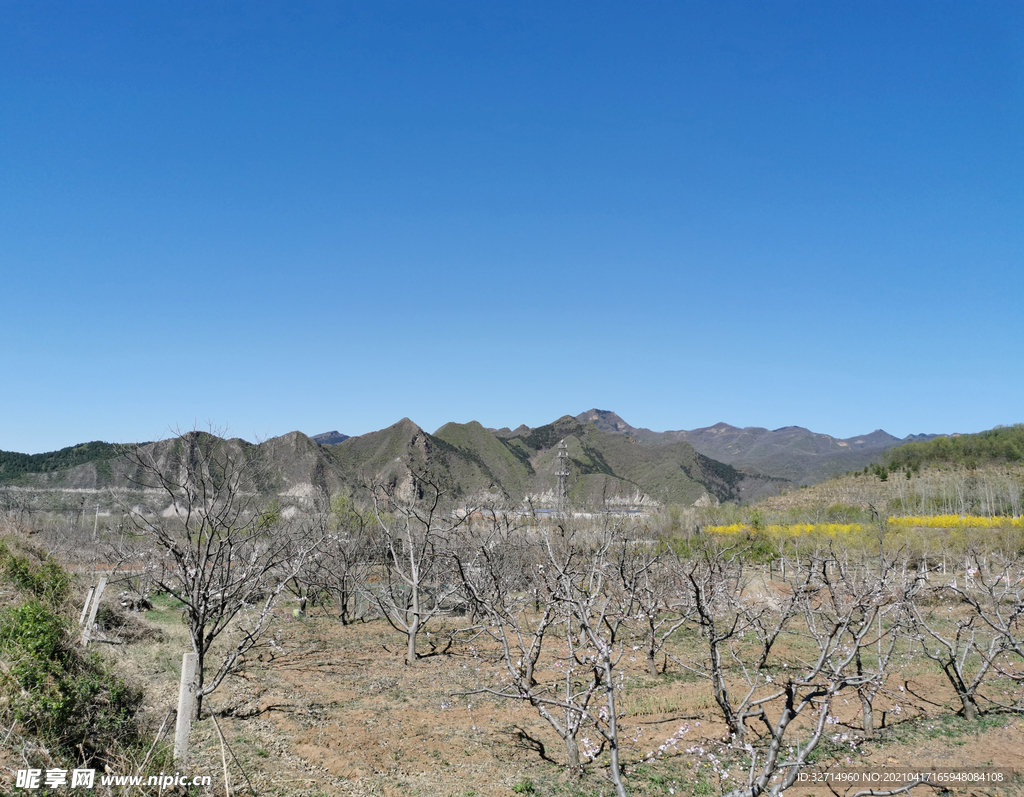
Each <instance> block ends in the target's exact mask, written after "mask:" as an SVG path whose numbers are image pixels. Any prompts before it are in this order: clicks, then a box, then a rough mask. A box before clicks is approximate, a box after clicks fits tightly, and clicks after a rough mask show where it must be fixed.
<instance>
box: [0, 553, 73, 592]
mask: <svg viewBox="0 0 1024 797" xmlns="http://www.w3.org/2000/svg"><path fill="white" fill-rule="evenodd" d="M0 572H2V573H3V576H4V579H5V580H6V581H8V582H10V583H11V584H13V585H14V586H16V587H18V588H19V589H23V590H25V591H26V592H31V593H32V594H33V595H35V596H36V597H37V598H42V599H45V600H47V601H48V602H49V603H51V604H53V605H54V606H58V605H60V604H61V603H63V602H64V601H65V600H67V597H68V593H69V592H70V591H71V576H70V575H69V574H68V573H67V572H66V571H65V570H64V569H63V568H62V567H61V566H60V565H58V564H57V563H56V562H55V561H54V560H53V559H46V560H45V561H44V562H43V563H42V564H41V565H40V566H39V567H35V568H34V567H33V566H32V564H31V563H30V562H29V560H28V559H26V558H25V557H23V556H15V555H14V554H13V553H11V551H10V549H9V548H8V547H7V546H6V545H5V544H4V543H2V542H0Z"/></svg>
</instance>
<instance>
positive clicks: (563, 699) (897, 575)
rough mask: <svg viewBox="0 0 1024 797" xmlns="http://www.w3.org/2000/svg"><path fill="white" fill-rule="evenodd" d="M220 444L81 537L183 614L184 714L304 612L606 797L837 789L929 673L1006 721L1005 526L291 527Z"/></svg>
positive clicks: (534, 521) (938, 710) (1015, 638)
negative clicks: (677, 703)
mask: <svg viewBox="0 0 1024 797" xmlns="http://www.w3.org/2000/svg"><path fill="white" fill-rule="evenodd" d="M218 441H219V438H216V437H214V436H207V435H201V434H198V433H188V434H185V435H182V436H181V437H180V438H179V440H178V445H177V448H176V449H175V454H174V457H173V458H172V459H173V461H157V460H155V459H153V458H152V455H151V453H150V452H149V451H147V450H145V449H137V450H132V451H129V452H128V453H127V454H126V458H125V460H124V461H125V463H127V466H128V467H130V469H131V472H132V473H133V478H134V479H136V481H137V485H138V488H139V490H140V493H139V494H138V495H142V496H143V497H144V498H145V500H140V499H139V498H138V495H136V494H128V493H123V494H121V495H120V496H119V497H118V500H119V501H120V508H121V509H120V511H121V513H120V515H119V524H118V525H117V527H116V528H115V527H112V526H111V527H108V528H107V529H105V530H104V532H103V533H99V534H98V535H97V528H96V527H95V526H94V528H93V529H89V528H88V526H87V525H86V524H82V523H80V522H79V523H78V528H79V529H80V533H81V535H82V536H83V537H84V538H86V539H90V538H91V539H92V543H93V550H94V551H95V556H96V557H97V558H99V559H103V560H104V561H105V562H106V563H107V564H108V565H109V566H110V568H111V569H110V571H109V572H110V575H111V578H112V581H113V583H120V584H121V586H122V587H123V588H125V589H128V590H130V591H132V592H135V593H146V594H154V595H155V594H162V595H164V596H166V597H167V598H170V599H173V600H174V602H175V605H176V606H178V607H179V608H180V611H181V613H182V616H183V618H184V621H185V625H186V627H187V630H188V635H189V640H190V644H191V647H192V649H193V650H194V652H195V653H196V654H197V655H198V657H199V666H198V677H197V683H196V686H195V689H196V694H197V696H198V698H199V700H200V708H201V706H202V702H201V701H202V699H203V698H204V697H206V698H208V697H209V695H211V694H212V693H214V692H215V691H216V690H217V689H218V688H220V687H221V685H222V684H223V683H224V681H225V679H226V678H227V677H228V676H229V675H232V674H235V673H237V672H241V671H244V670H245V667H246V665H247V660H248V658H251V657H252V656H253V655H254V654H255V653H256V652H258V651H259V650H260V649H261V648H263V647H265V646H267V645H269V646H271V647H273V646H275V645H277V642H278V639H277V638H276V637H275V636H274V634H273V633H271V632H272V631H273V629H274V627H275V626H278V625H279V624H280V618H281V617H282V616H294V617H295V618H297V619H298V620H299V621H301V620H302V618H304V617H306V616H310V615H316V616H319V617H325V618H333V619H334V620H336V621H337V623H338V624H339V625H343V626H345V627H349V626H372V627H374V628H376V629H379V630H378V633H379V634H380V635H381V636H382V637H383V636H385V635H390V636H391V637H394V636H395V635H397V636H398V637H399V638H400V639H401V640H402V643H401V648H402V650H401V658H402V660H403V661H404V663H405V666H406V667H408V668H417V667H421V666H423V659H424V658H425V657H429V658H430V659H431V660H437V659H438V657H440V659H441V660H444V657H445V656H448V655H449V654H451V655H454V654H456V653H458V652H459V651H466V650H472V651H474V653H473V655H474V656H477V655H479V656H480V657H482V658H483V659H484V660H486V661H487V663H488V665H489V666H487V667H481V668H478V669H477V672H478V673H479V675H478V676H477V679H476V681H475V682H474V683H471V684H467V685H465V687H464V688H463V689H461V690H459V691H458V692H453V693H452V699H455V700H463V701H472V700H479V699H487V700H491V701H495V702H496V703H501V704H507V705H509V706H515V707H517V708H519V709H523V710H527V711H529V712H532V713H533V714H534V715H535V716H536V717H537V718H538V721H540V722H542V723H543V726H544V727H546V728H547V730H548V732H549V733H550V734H551V738H554V739H557V740H558V741H557V748H552V749H551V750H546V748H544V746H543V745H540V744H538V749H539V750H544V751H545V752H544V755H545V756H547V757H550V758H554V759H555V760H557V761H558V762H559V763H560V764H561V765H562V766H564V768H565V771H566V773H567V774H568V775H569V776H570V779H574V778H579V777H583V776H585V775H587V774H588V773H590V774H593V773H595V772H597V773H600V776H601V777H602V778H603V779H606V782H607V784H608V787H609V788H610V789H611V790H613V791H614V793H615V794H616V795H618V797H623V796H624V795H627V794H630V793H631V788H632V787H631V782H635V780H634V779H635V778H636V773H638V772H639V771H641V769H642V768H644V767H648V768H650V767H652V766H653V767H656V766H657V765H658V763H659V762H662V761H664V760H666V759H670V758H673V757H675V758H681V759H685V760H686V761H688V762H692V767H693V768H694V771H697V770H699V771H700V772H701V773H702V775H701V777H702V778H703V780H702V782H703V783H710V785H711V787H712V788H713V789H714V790H715V791H717V792H718V793H722V794H727V795H729V797H756V795H761V794H768V795H777V794H780V793H782V792H783V791H784V790H786V789H788V788H790V787H792V786H794V785H796V784H798V783H799V782H800V781H799V779H800V776H801V773H806V772H808V771H819V772H820V771H827V770H829V769H833V770H834V769H836V768H842V767H844V766H850V765H851V763H850V762H851V760H853V758H855V757H856V755H857V751H858V750H859V749H860V747H861V746H862V745H864V744H866V743H868V742H872V741H877V740H879V739H880V738H882V737H884V735H885V733H887V732H888V729H889V728H891V727H892V726H893V725H894V724H897V723H899V722H900V721H901V716H900V715H901V712H903V711H904V710H906V709H905V707H906V706H908V705H909V701H910V695H909V691H912V686H911V680H912V675H913V674H915V673H921V672H924V671H928V672H931V673H933V674H935V675H936V676H941V679H942V689H941V692H942V694H943V695H945V696H946V697H945V698H942V697H939V698H936V695H937V694H938V692H936V693H935V694H932V695H929V696H918V697H919V698H921V700H924V702H925V703H928V705H929V706H930V711H932V712H933V715H936V716H937V715H939V714H942V713H943V712H945V713H947V714H956V715H958V716H960V717H962V718H963V719H964V720H965V721H968V722H979V721H980V720H981V719H982V718H984V717H991V716H994V715H1006V716H1012V715H1015V714H1019V713H1021V712H1022V711H1024V619H1022V616H1024V552H1022V551H1024V547H1022V540H1021V535H1020V533H1019V531H1020V529H1019V524H1016V525H1015V524H1014V523H1013V522H1008V523H1007V524H1006V525H1005V527H1000V526H998V525H995V526H992V524H990V528H988V529H987V530H986V531H985V533H984V534H980V533H979V534H977V535H972V534H959V535H946V536H945V537H944V536H943V535H941V534H936V533H933V532H932V531H930V530H924V531H920V532H918V531H915V529H913V528H911V527H907V526H906V524H904V525H903V526H900V527H897V526H891V525H890V523H889V519H888V518H887V517H886V516H885V515H884V513H876V515H875V523H874V526H872V527H869V528H867V529H865V530H863V531H862V532H859V533H857V534H850V533H847V534H838V533H837V534H817V535H813V534H804V535H796V534H793V535H790V536H786V535H785V534H780V533H774V534H771V533H769V532H768V531H767V530H766V529H768V528H777V527H773V526H771V524H768V523H767V522H762V521H761V520H760V519H759V518H758V519H755V522H754V523H753V524H752V525H751V526H750V527H749V528H747V529H746V531H744V532H742V533H729V534H726V533H717V532H714V531H711V530H709V529H708V527H707V526H706V525H705V527H704V529H703V530H701V528H700V527H699V524H697V523H695V522H693V520H692V518H691V519H690V521H687V520H685V519H684V520H683V521H682V522H680V519H679V517H678V513H677V514H676V515H675V516H666V518H658V517H653V516H645V517H641V516H628V515H616V514H608V513H594V514H587V513H582V512H577V513H567V514H562V515H552V516H538V515H536V514H534V513H531V512H524V511H521V510H517V509H513V508H510V507H500V506H486V507H466V506H465V505H464V504H462V503H460V502H459V501H458V500H456V497H455V496H454V495H452V494H451V493H450V491H449V488H448V487H446V485H445V482H444V479H443V478H441V477H440V476H438V475H436V474H431V473H428V472H416V471H413V472H412V475H411V478H410V480H409V482H408V483H407V484H402V485H399V484H397V483H393V482H392V483H368V484H367V485H365V488H366V489H365V491H363V492H362V493H357V494H353V495H347V496H333V497H332V496H330V495H328V494H327V493H326V491H324V490H320V491H319V492H316V493H315V494H314V495H312V496H310V497H308V500H306V502H305V503H304V504H302V505H301V506H299V507H298V509H297V510H295V509H294V508H293V510H292V511H290V512H286V511H283V510H282V509H281V508H280V507H279V506H275V505H273V504H266V503H263V501H262V499H261V497H260V496H261V493H260V491H259V489H258V487H259V480H260V478H261V474H260V473H259V471H258V468H257V465H256V463H255V462H254V461H252V460H249V459H247V458H246V456H245V452H244V451H238V450H235V449H232V448H231V447H230V446H227V445H224V444H223V441H220V442H218ZM9 503H10V502H9ZM8 511H9V514H10V515H11V516H12V517H14V516H16V517H17V518H18V519H19V522H21V519H23V518H24V517H25V515H26V513H27V512H28V510H27V509H26V508H25V507H23V506H21V505H20V504H15V503H11V506H10V508H9V510H8ZM97 517H98V514H97ZM844 528H845V527H844ZM86 547H87V546H86ZM118 579H121V581H120V582H118ZM279 633H280V632H279V631H278V634H279ZM453 666H454V665H453ZM670 682H678V683H682V684H685V685H686V689H687V690H691V691H692V692H693V693H695V694H696V693H700V694H706V695H707V696H708V698H707V702H706V704H704V707H703V708H702V709H700V710H699V711H695V712H693V713H686V714H681V713H679V712H675V714H674V715H673V713H672V712H667V714H668V715H669V716H666V717H664V718H663V719H661V720H659V723H661V724H659V725H655V726H650V725H642V723H640V722H639V720H638V713H637V711H636V710H634V707H635V706H636V705H637V702H638V700H639V698H638V697H637V689H638V687H637V684H654V685H656V684H659V683H670ZM200 713H201V712H200ZM688 765H690V764H688ZM918 787H922V788H923V785H922V784H919V783H916V782H915V783H906V784H902V785H899V786H897V787H894V788H890V789H880V788H875V789H874V790H873V791H863V790H856V789H853V790H846V793H847V794H849V795H855V794H867V793H871V794H895V793H899V792H905V791H908V790H910V789H913V788H918Z"/></svg>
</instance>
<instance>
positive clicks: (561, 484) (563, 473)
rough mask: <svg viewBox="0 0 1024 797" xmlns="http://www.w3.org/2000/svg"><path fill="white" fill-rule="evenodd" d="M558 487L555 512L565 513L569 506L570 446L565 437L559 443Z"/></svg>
mask: <svg viewBox="0 0 1024 797" xmlns="http://www.w3.org/2000/svg"><path fill="white" fill-rule="evenodd" d="M556 475H557V476H558V489H557V490H556V491H555V512H557V513H558V514H559V515H563V514H565V510H566V509H567V508H568V506H569V447H568V446H567V445H566V444H565V440H564V439H563V440H562V441H561V442H559V444H558V473H557V474H556Z"/></svg>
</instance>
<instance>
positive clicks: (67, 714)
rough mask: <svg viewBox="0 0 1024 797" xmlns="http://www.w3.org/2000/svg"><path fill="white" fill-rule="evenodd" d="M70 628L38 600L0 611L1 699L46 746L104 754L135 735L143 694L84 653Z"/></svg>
mask: <svg viewBox="0 0 1024 797" xmlns="http://www.w3.org/2000/svg"><path fill="white" fill-rule="evenodd" d="M68 625H69V624H68V622H67V621H66V620H64V619H63V618H61V617H59V616H57V615H56V614H54V612H53V611H52V610H51V609H50V608H49V607H47V606H46V605H44V604H43V603H42V602H40V601H39V600H30V601H28V602H27V603H24V604H22V605H20V606H15V607H13V608H10V609H6V610H4V611H3V612H0V657H2V659H3V663H4V666H3V671H2V674H0V704H2V705H3V706H4V707H5V708H6V710H7V711H8V712H9V713H10V715H11V718H12V719H13V720H15V721H16V722H18V723H20V724H21V726H22V727H23V729H24V730H25V731H26V732H28V733H31V734H33V735H35V736H37V737H38V738H39V739H40V740H41V741H43V742H44V743H45V744H47V745H50V746H53V747H56V748H58V749H62V750H65V751H72V750H75V749H76V748H77V747H78V745H79V744H81V745H83V749H85V750H87V751H88V752H90V753H93V754H102V752H103V751H104V750H105V749H106V748H108V747H110V746H111V745H113V744H115V743H120V742H123V741H126V740H127V738H129V737H134V735H135V724H134V719H135V714H136V712H137V710H138V708H139V706H140V703H141V700H142V694H141V692H140V691H139V690H137V689H133V688H131V687H129V686H128V685H127V684H126V683H125V682H124V681H122V680H121V679H120V678H118V677H117V676H115V675H114V674H113V673H112V672H111V671H110V669H109V667H108V666H107V665H105V664H104V663H103V661H102V660H101V659H100V658H99V656H97V655H96V654H85V653H83V652H81V651H80V650H79V649H78V648H77V647H76V646H75V644H74V640H73V639H72V637H71V635H70V629H69V628H68Z"/></svg>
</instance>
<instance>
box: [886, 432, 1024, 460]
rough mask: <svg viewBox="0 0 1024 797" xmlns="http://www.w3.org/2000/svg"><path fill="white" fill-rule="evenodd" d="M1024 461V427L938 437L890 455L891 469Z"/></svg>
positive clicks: (887, 458) (900, 449)
mask: <svg viewBox="0 0 1024 797" xmlns="http://www.w3.org/2000/svg"><path fill="white" fill-rule="evenodd" d="M1022 459H1024V424H1021V423H1018V424H1014V425H1013V426H997V427H996V428H994V429H989V430H988V431H985V432H978V433H977V434H961V435H955V436H952V437H936V438H935V439H933V440H928V441H926V442H921V443H906V444H904V445H902V446H899V447H897V448H893V449H890V450H889V451H888V452H886V456H885V462H886V464H887V465H888V467H889V468H890V469H891V470H900V469H908V468H909V469H911V470H917V469H919V468H920V467H921V466H922V465H935V464H950V465H964V466H968V467H976V466H978V465H982V464H988V463H1000V462H1020V461H1021V460H1022Z"/></svg>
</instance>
